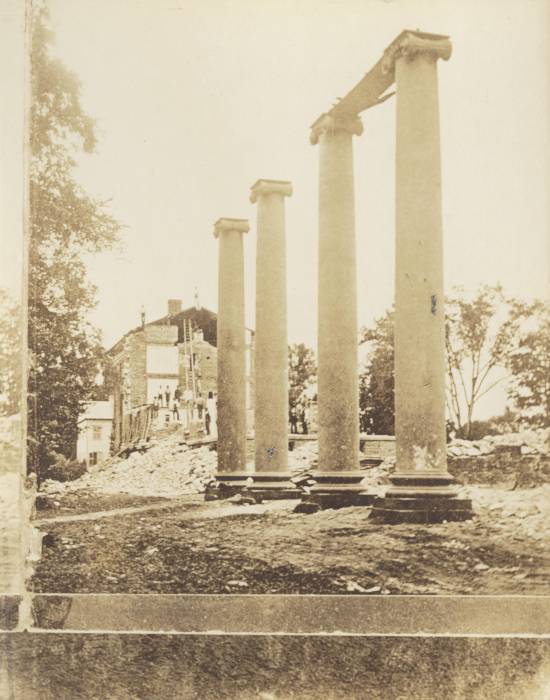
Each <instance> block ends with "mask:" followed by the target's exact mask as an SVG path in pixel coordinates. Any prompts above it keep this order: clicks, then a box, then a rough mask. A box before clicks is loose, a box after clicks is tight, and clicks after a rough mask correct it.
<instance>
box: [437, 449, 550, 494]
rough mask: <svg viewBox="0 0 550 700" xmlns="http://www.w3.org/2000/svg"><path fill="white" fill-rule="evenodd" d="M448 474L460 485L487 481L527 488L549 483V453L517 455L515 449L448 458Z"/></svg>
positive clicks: (509, 486) (485, 482)
mask: <svg viewBox="0 0 550 700" xmlns="http://www.w3.org/2000/svg"><path fill="white" fill-rule="evenodd" d="M448 467H449V471H450V472H451V474H452V475H453V476H454V477H455V479H456V480H457V481H458V482H460V483H461V484H491V485H492V486H503V487H505V488H511V487H513V486H516V487H518V488H529V487H531V486H540V485H542V484H546V483H549V482H550V455H548V454H546V455H541V454H534V455H520V454H517V452H516V451H510V452H505V451H502V452H495V453H492V454H489V455H477V456H475V457H452V456H449V458H448Z"/></svg>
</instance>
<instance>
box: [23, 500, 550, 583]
mask: <svg viewBox="0 0 550 700" xmlns="http://www.w3.org/2000/svg"><path fill="white" fill-rule="evenodd" d="M548 488H549V487H548V486H544V487H540V488H538V489H529V490H527V489H526V490H521V491H514V492H504V491H502V490H498V489H490V488H485V489H484V488H482V487H477V488H475V489H474V490H473V492H472V493H471V494H470V495H471V496H472V497H473V499H474V504H475V508H476V517H475V518H474V519H473V520H471V521H467V522H462V523H442V524H434V525H383V524H378V523H374V522H372V521H371V520H370V519H369V514H370V509H369V508H365V507H363V508H361V507H355V508H344V509H340V510H326V511H321V512H319V513H315V514H311V515H305V514H295V513H292V509H293V507H294V505H295V502H291V501H285V502H273V503H271V504H266V505H264V506H244V505H241V506H236V505H234V504H228V503H227V502H223V501H221V502H213V503H204V502H203V501H202V499H201V497H200V496H199V495H197V497H196V503H181V502H180V503H178V504H177V505H176V504H175V505H174V507H173V508H168V509H166V508H164V509H162V510H158V511H147V512H141V513H131V514H128V513H126V514H125V513H120V514H119V515H116V516H112V517H108V518H102V519H101V520H86V521H78V522H59V523H56V522H54V521H51V522H50V523H48V524H47V526H44V525H43V526H42V528H41V529H42V530H43V531H44V530H45V531H47V535H46V537H45V540H44V548H43V557H42V560H41V561H40V562H39V564H38V566H37V569H36V572H35V575H34V577H33V579H32V581H31V587H32V589H33V590H35V591H40V592H58V591H64V592H75V593H76V592H106V593H232V592H234V593H247V592H249V593H327V594H331V593H340V594H341V593H349V594H374V595H378V594H383V595H384V594H429V595H433V594H540V595H543V594H547V593H548V581H549V580H550V552H548V548H547V547H546V546H545V545H546V541H547V534H548V527H550V523H548V518H547V517H546V515H547V510H546V509H547V507H548V495H549V491H548ZM545 518H546V519H545Z"/></svg>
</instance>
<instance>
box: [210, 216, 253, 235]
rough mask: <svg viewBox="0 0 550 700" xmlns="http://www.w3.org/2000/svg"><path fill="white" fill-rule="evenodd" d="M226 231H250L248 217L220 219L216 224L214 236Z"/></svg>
mask: <svg viewBox="0 0 550 700" xmlns="http://www.w3.org/2000/svg"><path fill="white" fill-rule="evenodd" d="M226 231H237V232H238V233H248V232H249V231H250V226H249V224H248V219H225V218H222V219H218V220H217V221H216V223H215V224H214V238H219V236H220V233H225V232H226Z"/></svg>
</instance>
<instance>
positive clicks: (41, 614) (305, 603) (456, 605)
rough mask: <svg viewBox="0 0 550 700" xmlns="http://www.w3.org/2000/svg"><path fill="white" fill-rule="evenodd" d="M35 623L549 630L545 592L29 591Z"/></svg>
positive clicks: (256, 630)
mask: <svg viewBox="0 0 550 700" xmlns="http://www.w3.org/2000/svg"><path fill="white" fill-rule="evenodd" d="M32 613H33V619H34V626H33V627H32V628H31V629H32V630H35V631H43V630H52V631H53V630H64V631H75V632H78V631H89V632H91V631H95V632H107V631H111V632H151V633H154V632H175V633H181V634H313V635H317V634H337V635H355V634H361V635H407V636H411V635H436V636H448V635H454V636H478V635H481V636H495V635H497V636H498V635H506V636H517V635H521V636H532V637H536V636H545V637H550V606H549V605H548V598H547V597H545V596H441V597H434V596H345V595H319V596H317V595H315V596H297V595H166V594H165V595H151V594H134V595H89V594H72V595H63V594H39V595H35V596H33V602H32Z"/></svg>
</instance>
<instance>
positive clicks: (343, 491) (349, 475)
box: [294, 470, 376, 513]
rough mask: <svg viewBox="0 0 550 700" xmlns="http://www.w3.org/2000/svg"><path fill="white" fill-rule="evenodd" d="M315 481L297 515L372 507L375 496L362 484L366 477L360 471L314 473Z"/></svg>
mask: <svg viewBox="0 0 550 700" xmlns="http://www.w3.org/2000/svg"><path fill="white" fill-rule="evenodd" d="M311 477H312V479H314V480H315V485H314V486H312V488H311V491H310V493H309V494H308V495H307V496H306V497H305V498H304V499H303V500H302V502H301V503H299V504H298V505H297V506H296V508H295V509H294V512H295V513H314V512H315V511H318V510H322V509H325V508H347V507H348V506H371V505H372V504H373V503H374V499H375V498H376V496H375V495H373V494H370V493H367V492H366V491H365V489H364V487H363V486H361V482H362V481H363V479H364V478H365V475H364V474H363V473H362V472H360V471H359V470H355V471H346V472H344V471H333V472H318V471H316V472H313V473H312V475H311Z"/></svg>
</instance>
